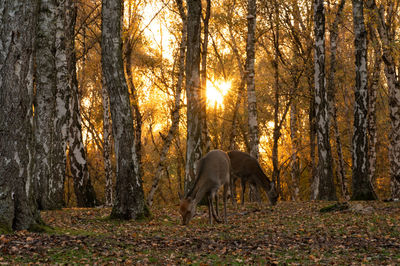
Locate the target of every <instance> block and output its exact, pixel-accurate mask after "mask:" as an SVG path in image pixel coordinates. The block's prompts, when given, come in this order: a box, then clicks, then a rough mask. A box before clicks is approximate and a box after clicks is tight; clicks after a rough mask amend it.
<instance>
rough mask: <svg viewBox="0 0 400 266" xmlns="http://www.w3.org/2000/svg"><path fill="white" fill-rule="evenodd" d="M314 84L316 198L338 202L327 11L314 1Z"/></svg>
mask: <svg viewBox="0 0 400 266" xmlns="http://www.w3.org/2000/svg"><path fill="white" fill-rule="evenodd" d="M314 33H315V50H314V52H315V53H314V60H315V61H314V82H315V109H316V127H317V143H318V174H317V176H316V178H315V180H314V182H315V183H314V184H313V198H314V199H320V200H336V193H335V186H334V183H333V169H332V153H331V147H330V142H329V110H328V109H329V106H328V93H327V90H326V81H325V8H324V1H323V0H314Z"/></svg>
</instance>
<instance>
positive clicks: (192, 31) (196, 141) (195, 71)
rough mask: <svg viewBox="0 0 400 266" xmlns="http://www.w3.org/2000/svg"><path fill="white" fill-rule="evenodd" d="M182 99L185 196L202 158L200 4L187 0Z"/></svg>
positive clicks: (196, 0) (197, 1) (196, 1)
mask: <svg viewBox="0 0 400 266" xmlns="http://www.w3.org/2000/svg"><path fill="white" fill-rule="evenodd" d="M187 10H188V11H187V12H188V14H187V52H186V67H185V69H186V98H187V138H186V166H185V185H184V192H185V194H186V193H187V192H188V191H189V190H190V189H191V188H192V186H193V183H194V181H195V173H196V169H195V164H194V163H195V161H197V160H199V159H200V158H201V156H202V143H201V100H202V99H201V95H202V94H201V88H200V32H201V21H200V18H201V1H200V0H187Z"/></svg>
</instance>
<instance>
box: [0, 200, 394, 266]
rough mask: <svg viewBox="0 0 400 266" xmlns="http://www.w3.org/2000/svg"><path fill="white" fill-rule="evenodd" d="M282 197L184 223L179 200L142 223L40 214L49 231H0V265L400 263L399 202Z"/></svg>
mask: <svg viewBox="0 0 400 266" xmlns="http://www.w3.org/2000/svg"><path fill="white" fill-rule="evenodd" d="M332 204H333V202H302V203H294V202H280V203H278V204H277V205H276V206H274V207H269V206H262V207H261V208H259V207H258V206H257V204H254V205H253V204H246V205H245V206H244V207H240V208H238V209H234V208H231V207H230V206H229V207H230V208H229V210H228V211H229V212H228V215H229V216H228V223H227V224H216V225H209V224H208V213H207V212H206V207H205V206H203V207H200V208H198V213H199V215H198V216H197V217H195V218H194V219H193V220H192V221H191V223H190V224H189V225H188V226H182V225H181V217H180V216H179V213H178V206H169V207H160V208H154V209H153V210H152V216H153V217H152V218H151V219H145V220H142V221H117V220H110V219H109V218H108V215H109V214H110V211H111V210H110V209H109V208H93V209H77V208H74V209H63V210H58V211H46V212H42V218H43V220H44V221H45V223H46V224H47V225H49V226H50V227H51V228H52V229H51V230H50V231H49V232H47V233H32V232H27V231H20V232H16V233H13V234H7V235H0V264H17V263H21V264H25V263H40V264H42V263H43V264H55V263H74V264H97V263H98V264H128V265H129V264H138V265H144V264H151V265H154V264H156V265H174V264H195V265H196V264H197V265H209V264H219V265H221V264H233V265H242V264H244V265H249V264H262V265H265V264H266V265H268V264H272V265H273V264H280V265H286V264H301V265H304V264H312V265H315V264H320V265H326V264H340V265H343V264H344V265H349V264H357V265H360V264H373V265H400V202H391V203H384V202H350V205H351V206H355V207H354V208H353V207H351V208H350V209H348V210H341V211H331V212H325V213H322V212H320V209H321V208H323V207H326V206H329V205H332Z"/></svg>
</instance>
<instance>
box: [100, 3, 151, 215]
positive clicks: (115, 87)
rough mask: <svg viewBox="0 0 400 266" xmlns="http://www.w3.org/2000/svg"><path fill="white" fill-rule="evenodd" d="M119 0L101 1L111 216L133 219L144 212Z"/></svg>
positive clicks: (145, 211) (145, 209)
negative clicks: (111, 155) (112, 165)
mask: <svg viewBox="0 0 400 266" xmlns="http://www.w3.org/2000/svg"><path fill="white" fill-rule="evenodd" d="M122 4H123V2H122V1H121V0H119V1H115V0H103V2H102V42H101V48H102V49H101V51H102V69H103V76H104V79H105V83H106V86H107V90H108V94H109V97H110V109H111V118H112V129H113V136H114V145H115V156H116V161H117V179H116V191H115V192H116V195H115V203H114V206H113V208H112V212H111V217H112V218H119V219H137V218H140V217H143V216H147V215H148V209H147V207H146V204H145V200H144V193H143V185H142V180H141V178H140V176H139V162H138V161H137V156H135V152H136V147H135V140H134V130H133V116H132V110H131V108H130V102H129V93H128V87H127V84H126V80H125V76H124V68H123V62H122V49H121V48H122V40H121V16H122Z"/></svg>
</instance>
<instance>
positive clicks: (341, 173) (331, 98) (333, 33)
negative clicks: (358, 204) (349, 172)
mask: <svg viewBox="0 0 400 266" xmlns="http://www.w3.org/2000/svg"><path fill="white" fill-rule="evenodd" d="M345 2H346V1H345V0H341V1H340V3H339V4H338V5H337V11H336V15H335V19H334V21H333V23H332V25H331V28H330V29H329V36H330V39H329V43H330V71H329V75H328V82H327V90H328V104H329V113H330V114H329V122H330V123H331V124H332V125H333V132H334V136H335V141H336V150H337V157H338V159H337V166H336V169H337V170H336V172H337V180H338V185H339V186H340V190H341V193H342V196H343V198H344V199H346V200H348V199H349V192H348V188H347V180H346V176H345V169H344V167H345V165H344V159H343V152H342V141H341V138H340V134H339V127H338V122H337V107H336V83H335V75H336V68H337V66H336V65H337V61H336V57H337V45H338V34H339V33H338V31H339V23H341V21H342V13H343V8H344V4H345Z"/></svg>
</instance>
